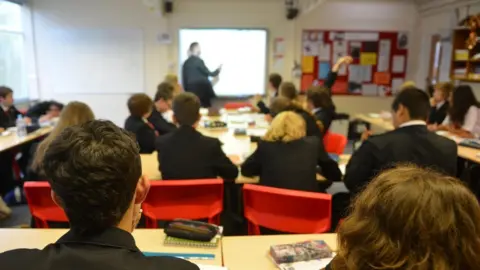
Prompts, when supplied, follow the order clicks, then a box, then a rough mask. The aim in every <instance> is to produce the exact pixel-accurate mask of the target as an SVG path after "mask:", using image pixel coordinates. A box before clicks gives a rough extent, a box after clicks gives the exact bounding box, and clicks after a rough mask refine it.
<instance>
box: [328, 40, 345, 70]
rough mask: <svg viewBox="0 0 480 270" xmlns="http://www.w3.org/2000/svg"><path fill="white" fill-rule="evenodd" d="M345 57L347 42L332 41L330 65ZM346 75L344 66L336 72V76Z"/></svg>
mask: <svg viewBox="0 0 480 270" xmlns="http://www.w3.org/2000/svg"><path fill="white" fill-rule="evenodd" d="M346 55H347V42H345V41H334V42H333V59H332V64H335V63H336V62H337V61H338V59H340V58H341V57H343V56H346ZM346 74H347V68H346V67H345V65H342V67H341V68H340V70H339V71H338V75H340V76H342V75H346Z"/></svg>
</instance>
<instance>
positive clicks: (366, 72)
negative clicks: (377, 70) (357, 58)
mask: <svg viewBox="0 0 480 270" xmlns="http://www.w3.org/2000/svg"><path fill="white" fill-rule="evenodd" d="M348 81H349V82H356V83H359V84H361V83H364V82H371V81H372V66H360V65H350V66H348Z"/></svg>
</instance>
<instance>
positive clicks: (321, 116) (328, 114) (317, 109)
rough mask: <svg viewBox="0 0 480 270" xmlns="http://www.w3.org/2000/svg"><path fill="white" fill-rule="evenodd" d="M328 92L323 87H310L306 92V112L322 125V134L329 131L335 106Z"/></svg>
mask: <svg viewBox="0 0 480 270" xmlns="http://www.w3.org/2000/svg"><path fill="white" fill-rule="evenodd" d="M329 92H330V90H329V89H328V88H326V87H325V86H312V87H310V88H309V89H308V90H307V107H308V110H310V111H311V112H312V113H313V114H314V115H315V118H316V119H317V120H318V121H320V122H321V123H322V125H323V133H324V134H325V133H326V132H327V131H328V130H329V129H330V125H331V124H332V121H333V118H334V117H335V106H334V105H333V101H332V97H331V96H330V94H329Z"/></svg>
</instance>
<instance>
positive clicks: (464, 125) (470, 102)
mask: <svg viewBox="0 0 480 270" xmlns="http://www.w3.org/2000/svg"><path fill="white" fill-rule="evenodd" d="M479 113H480V111H479V103H478V101H477V98H476V97H475V95H474V94H473V91H472V88H471V87H470V86H468V85H460V86H457V87H456V88H455V89H454V90H453V93H452V95H451V96H450V108H449V111H448V116H447V117H446V118H445V120H444V121H443V123H442V125H441V126H439V127H438V128H437V129H438V130H446V131H449V132H451V133H453V134H455V135H457V136H461V137H466V138H473V137H478V136H479V135H480V117H479ZM434 129H435V128H434Z"/></svg>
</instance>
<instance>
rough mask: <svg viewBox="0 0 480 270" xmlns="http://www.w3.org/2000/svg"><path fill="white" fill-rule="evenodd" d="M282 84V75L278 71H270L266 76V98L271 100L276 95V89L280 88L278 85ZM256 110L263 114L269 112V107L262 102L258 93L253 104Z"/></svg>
mask: <svg viewBox="0 0 480 270" xmlns="http://www.w3.org/2000/svg"><path fill="white" fill-rule="evenodd" d="M281 84H282V76H281V75H280V74H278V73H272V74H270V76H269V77H268V93H267V95H268V96H269V97H268V99H269V100H272V99H273V98H275V97H278V89H279V88H280V85H281ZM253 105H255V106H256V107H257V109H258V111H259V112H260V113H263V114H269V113H270V109H269V108H268V106H267V105H266V104H265V102H263V100H262V96H261V95H258V96H256V97H255V98H254V104H253Z"/></svg>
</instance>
